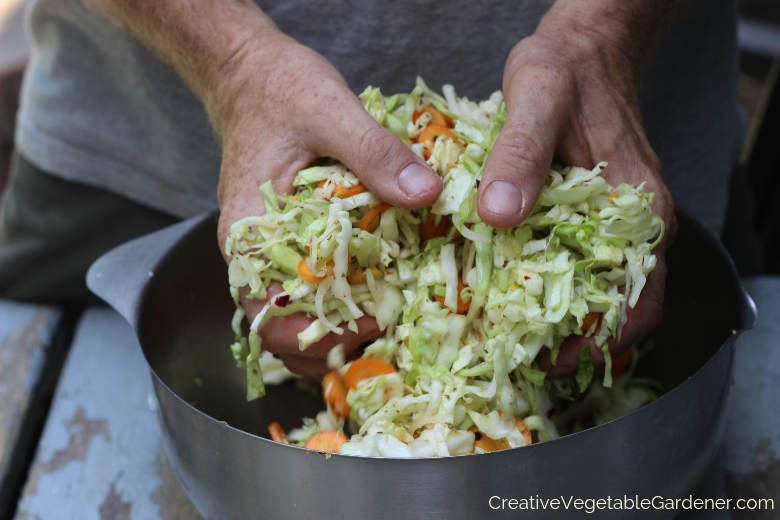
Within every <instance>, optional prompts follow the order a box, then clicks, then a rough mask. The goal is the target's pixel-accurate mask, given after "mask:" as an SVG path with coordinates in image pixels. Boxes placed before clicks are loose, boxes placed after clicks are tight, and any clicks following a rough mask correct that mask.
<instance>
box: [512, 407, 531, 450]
mask: <svg viewBox="0 0 780 520" xmlns="http://www.w3.org/2000/svg"><path fill="white" fill-rule="evenodd" d="M515 424H516V425H517V429H518V430H520V433H522V434H523V440H524V441H525V445H526V446H528V445H530V444H531V442H533V440H532V439H531V430H529V429H528V426H526V425H525V422H523V420H522V419H521V418H520V417H518V416H516V415H515Z"/></svg>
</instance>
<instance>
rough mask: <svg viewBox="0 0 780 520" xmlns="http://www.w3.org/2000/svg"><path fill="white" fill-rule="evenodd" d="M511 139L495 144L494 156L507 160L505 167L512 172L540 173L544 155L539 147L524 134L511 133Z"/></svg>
mask: <svg viewBox="0 0 780 520" xmlns="http://www.w3.org/2000/svg"><path fill="white" fill-rule="evenodd" d="M510 135H511V137H509V138H508V139H504V140H502V141H501V142H500V143H496V145H495V147H494V149H497V150H496V155H501V156H504V157H506V158H508V159H509V160H508V161H505V167H506V168H508V169H511V170H512V171H517V170H518V169H520V170H521V171H530V172H537V171H541V170H542V168H543V167H544V166H545V164H544V163H545V154H544V151H543V150H542V148H541V146H539V144H538V143H537V142H536V141H535V140H534V139H533V138H532V137H531V136H529V135H528V134H526V133H524V132H512V133H510Z"/></svg>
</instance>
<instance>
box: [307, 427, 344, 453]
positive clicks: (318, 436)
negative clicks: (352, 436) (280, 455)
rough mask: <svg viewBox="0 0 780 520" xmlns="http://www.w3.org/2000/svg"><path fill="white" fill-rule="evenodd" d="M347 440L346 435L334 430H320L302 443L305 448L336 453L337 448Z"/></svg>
mask: <svg viewBox="0 0 780 520" xmlns="http://www.w3.org/2000/svg"><path fill="white" fill-rule="evenodd" d="M347 441H349V439H347V436H346V435H344V434H343V433H341V432H340V431H336V430H322V431H321V432H317V433H315V434H314V435H312V436H311V437H310V438H309V440H308V441H306V444H304V445H303V447H304V448H306V449H307V450H316V451H327V452H330V453H338V452H339V448H341V445H342V444H344V443H345V442H347Z"/></svg>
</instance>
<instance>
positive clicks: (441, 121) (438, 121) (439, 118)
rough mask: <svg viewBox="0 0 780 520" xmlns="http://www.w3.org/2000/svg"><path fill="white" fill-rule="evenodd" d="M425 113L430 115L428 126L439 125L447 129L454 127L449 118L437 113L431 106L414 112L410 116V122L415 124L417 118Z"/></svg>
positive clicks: (453, 122)
mask: <svg viewBox="0 0 780 520" xmlns="http://www.w3.org/2000/svg"><path fill="white" fill-rule="evenodd" d="M426 112H427V113H429V114H431V121H430V122H429V123H428V124H429V125H441V126H446V127H448V128H454V127H455V121H453V119H452V118H451V117H449V116H445V115H444V114H442V113H441V112H439V110H437V109H436V107H434V106H433V105H428V106H426V107H425V108H423V109H422V110H420V111H417V110H415V111H414V114H412V121H413V122H415V123H416V122H417V118H418V117H420V116H421V115H423V114H424V113H426Z"/></svg>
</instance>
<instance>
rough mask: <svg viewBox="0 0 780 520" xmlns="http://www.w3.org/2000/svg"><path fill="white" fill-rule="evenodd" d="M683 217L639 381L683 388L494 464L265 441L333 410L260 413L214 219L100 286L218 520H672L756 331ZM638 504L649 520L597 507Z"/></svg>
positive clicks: (703, 461)
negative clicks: (667, 503) (236, 333)
mask: <svg viewBox="0 0 780 520" xmlns="http://www.w3.org/2000/svg"><path fill="white" fill-rule="evenodd" d="M677 217H678V221H679V233H678V236H677V240H676V242H675V244H674V247H673V248H672V249H671V250H670V251H669V252H668V255H667V262H668V271H669V274H668V279H667V292H666V303H665V311H664V319H663V322H662V324H661V326H660V328H659V329H658V330H657V331H656V332H655V333H654V335H653V336H654V339H655V342H656V348H655V349H654V350H653V351H652V352H651V353H650V354H648V355H647V357H646V358H645V359H644V360H643V363H642V364H641V366H640V370H641V372H640V373H639V374H638V375H646V376H651V377H654V378H656V379H659V380H661V381H663V382H664V383H666V384H668V385H670V387H673V389H672V390H671V391H669V392H668V393H666V394H665V395H664V396H662V397H661V398H660V399H658V400H657V401H655V402H653V403H651V404H649V405H647V406H645V407H643V408H641V409H639V410H637V411H635V412H633V413H631V414H629V415H627V416H624V417H622V418H620V419H617V420H615V421H612V422H609V423H606V424H604V425H601V426H598V427H595V428H592V429H589V430H586V431H583V432H580V433H577V434H574V435H569V436H565V437H562V438H559V439H557V440H554V441H549V442H544V443H539V444H533V445H531V446H527V447H522V448H515V449H511V450H505V451H500V452H493V453H487V454H482V455H465V456H458V457H449V458H440V459H373V458H362V457H349V456H342V455H325V454H323V453H318V452H313V451H309V450H305V449H303V448H298V447H294V446H287V445H283V444H278V443H275V442H273V441H271V440H268V439H267V438H264V436H265V435H267V425H268V424H269V423H271V422H272V421H278V422H279V423H281V425H282V426H283V427H284V428H285V429H287V428H290V427H291V426H293V425H295V424H299V421H300V419H301V417H304V416H309V417H312V416H314V414H316V413H317V412H318V411H320V410H321V409H322V407H323V405H322V401H321V398H320V397H319V396H318V395H317V394H316V392H306V391H301V390H298V389H296V388H295V385H294V383H292V382H288V383H286V384H284V385H281V386H278V387H269V388H268V395H267V396H266V397H264V398H262V399H260V400H257V401H254V402H251V403H248V402H247V401H246V398H245V395H246V383H245V378H244V374H243V372H242V371H241V370H239V369H237V368H236V366H235V362H234V360H233V358H232V356H231V354H230V351H229V349H228V345H229V344H230V343H231V342H232V341H233V338H232V332H231V330H230V319H231V316H232V313H233V309H234V308H233V302H232V300H231V298H230V296H229V291H228V280H227V269H226V268H225V264H224V262H223V260H222V257H221V256H220V253H219V250H218V247H217V244H216V240H215V237H216V227H217V225H216V218H215V216H214V215H213V214H209V215H203V216H201V217H197V218H194V219H190V220H187V221H184V222H182V223H180V224H177V225H175V226H172V227H169V228H166V229H164V230H161V231H159V232H156V233H154V234H151V235H147V236H145V237H142V238H139V239H137V240H134V241H132V242H128V243H127V244H124V245H122V246H120V247H118V248H116V249H114V250H113V251H111V252H109V253H107V254H106V255H104V256H103V257H102V258H100V259H99V260H98V261H97V262H95V264H94V265H93V266H92V268H91V269H90V271H89V275H88V285H89V287H90V288H91V289H92V291H94V292H95V293H96V294H97V295H98V296H100V297H101V298H103V299H104V300H106V301H107V302H108V303H110V304H111V305H112V306H113V307H114V308H115V309H117V311H119V312H120V313H121V314H122V315H123V316H124V317H125V318H126V319H127V320H128V321H129V322H130V323H131V324H132V325H133V327H134V328H135V330H136V332H137V334H138V338H139V340H140V343H141V346H142V348H143V351H144V355H145V356H146V359H147V361H148V362H149V366H150V368H151V373H152V379H153V382H154V388H155V392H156V395H157V399H158V401H159V404H160V406H159V412H158V416H159V419H160V423H161V425H162V432H163V439H164V444H165V448H166V450H167V452H168V456H169V457H170V460H171V463H172V465H173V467H174V469H175V471H176V474H177V476H178V477H179V480H180V481H181V483H182V485H183V487H184V489H185V490H186V492H187V494H188V495H189V497H190V499H191V500H192V502H193V503H194V504H195V506H196V507H197V508H198V510H199V511H200V512H201V514H202V515H203V516H204V517H205V518H207V519H214V520H216V519H219V520H231V519H236V520H238V519H240V520H247V519H252V518H284V519H289V518H317V519H320V518H349V519H351V518H355V519H357V518H394V519H397V518H448V519H459V518H464V519H466V518H467V519H469V520H473V519H474V518H481V517H482V515H487V514H490V515H491V517H493V516H496V517H515V516H517V515H518V513H520V514H522V515H523V518H555V519H560V518H574V517H578V518H581V517H582V516H581V515H582V514H583V512H586V511H587V510H589V509H591V508H596V510H597V511H598V513H599V517H600V518H601V517H603V518H621V519H632V518H670V517H672V516H674V513H675V511H673V510H668V509H658V508H656V506H657V505H658V504H660V505H663V504H664V502H659V499H658V498H655V499H654V497H662V498H663V499H675V498H681V497H687V496H688V494H689V493H690V492H692V490H693V489H694V488H695V486H696V485H697V483H698V481H699V480H700V478H701V476H702V475H703V472H704V471H705V470H706V468H707V467H708V465H709V463H710V461H711V460H712V458H713V455H714V454H715V452H716V450H717V447H718V444H719V442H720V438H721V435H722V433H723V428H724V425H725V420H726V412H727V408H728V402H729V390H730V387H731V377H732V360H733V356H734V348H733V345H734V341H735V339H736V337H737V335H738V334H739V332H740V331H742V330H745V329H747V328H750V327H752V326H753V325H754V323H755V319H756V313H755V307H754V305H753V302H752V301H751V300H750V297H749V296H748V295H747V294H746V292H745V291H744V289H743V288H742V286H741V284H740V282H739V279H738V278H737V275H736V272H735V270H734V267H733V265H732V263H731V260H730V259H729V257H728V255H727V253H726V252H725V250H724V249H723V248H722V246H721V245H720V244H719V242H718V241H717V240H716V239H715V238H714V237H712V236H711V235H710V234H708V233H707V232H706V231H705V230H704V229H703V228H702V227H701V226H700V225H699V224H697V223H696V222H695V221H693V220H692V219H691V218H690V217H687V216H686V215H685V214H682V213H678V215H677ZM197 383H200V384H197ZM315 386H316V385H315ZM608 497H609V499H610V501H609V503H607V498H608ZM624 497H627V498H629V499H631V500H637V499H638V501H639V504H637V505H638V506H640V507H639V508H632V509H627V510H616V509H603V510H599V509H597V508H598V507H599V506H603V507H607V505H608V504H609V505H611V506H612V507H615V505H616V504H615V502H614V501H615V499H620V500H623V499H624ZM512 499H514V500H516V502H512V501H511V500H512ZM554 499H557V500H558V501H559V503H558V504H556V503H555V502H552V500H554ZM578 499H580V500H582V501H583V502H582V503H579V502H576V500H578ZM589 499H591V500H592V501H591V502H586V501H587V500H589ZM597 499H604V502H603V503H602V502H595V501H596V500H597ZM645 499H646V500H647V501H648V502H647V503H646V505H648V508H646V509H642V508H641V506H642V505H643V503H642V500H645ZM653 499H654V500H653ZM523 500H525V502H523ZM545 501H546V502H545ZM545 504H546V505H545ZM523 505H525V506H526V507H528V508H529V509H528V510H523V511H522V512H520V511H517V510H515V508H519V507H522V506H523ZM555 505H557V508H553V506H555ZM621 505H626V504H624V503H621ZM577 506H579V508H577Z"/></svg>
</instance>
